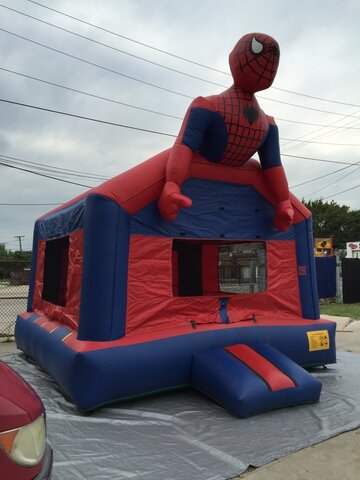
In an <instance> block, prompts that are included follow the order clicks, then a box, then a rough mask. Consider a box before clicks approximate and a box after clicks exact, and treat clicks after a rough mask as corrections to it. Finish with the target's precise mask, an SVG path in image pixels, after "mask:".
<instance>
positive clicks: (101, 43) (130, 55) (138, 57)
mask: <svg viewBox="0 0 360 480" xmlns="http://www.w3.org/2000/svg"><path fill="white" fill-rule="evenodd" d="M0 7H2V8H5V9H7V10H10V11H12V12H15V13H18V14H19V15H23V16H24V17H27V18H31V19H32V20H36V21H37V22H40V23H43V24H45V25H48V26H50V27H53V28H56V29H58V30H61V31H63V32H66V33H70V34H71V35H75V36H76V37H79V38H82V39H84V40H88V41H89V42H92V43H95V44H96V45H101V46H102V47H106V48H110V49H111V50H114V51H116V52H119V53H122V54H124V55H128V56H129V57H132V58H136V59H137V60H141V61H143V62H146V63H150V64H151V65H155V66H156V67H160V68H164V69H166V70H170V71H171V72H174V73H178V74H180V75H185V76H186V77H190V78H193V79H195V80H200V81H201V82H205V83H209V84H212V85H216V86H217V87H224V88H227V86H226V85H222V84H221V83H216V82H212V81H211V80H207V79H206V78H201V77H198V76H196V75H192V74H190V73H187V72H182V71H181V70H176V69H175V68H171V67H168V66H167V65H163V64H161V63H157V62H153V61H152V60H149V59H147V58H144V57H140V56H139V55H135V54H133V53H130V52H127V51H126V50H121V49H120V48H117V47H114V46H113V45H109V44H107V43H104V42H100V41H99V40H95V39H94V38H91V37H87V36H85V35H81V34H80V33H77V32H74V31H73V30H68V29H67V28H63V27H60V26H59V25H56V24H54V23H50V22H47V21H45V20H42V19H40V18H37V17H34V16H33V15H29V14H27V13H24V12H20V11H19V10H15V9H14V8H11V7H8V6H6V5H2V4H0Z"/></svg>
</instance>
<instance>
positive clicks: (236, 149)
mask: <svg viewBox="0 0 360 480" xmlns="http://www.w3.org/2000/svg"><path fill="white" fill-rule="evenodd" d="M218 112H219V113H220V115H221V116H222V117H223V119H224V121H225V123H226V128H227V131H228V144H227V147H226V150H225V153H224V155H223V157H222V159H221V162H220V163H221V164H224V165H229V166H233V167H240V166H241V165H243V164H244V163H245V162H247V160H249V159H250V158H251V157H252V155H254V153H255V152H256V151H257V150H258V148H259V147H260V145H261V143H262V141H263V139H264V137H265V134H266V132H267V129H268V121H267V118H266V116H265V114H264V113H263V112H262V111H261V110H260V108H259V105H258V103H257V101H256V99H255V97H254V95H252V94H251V93H247V92H242V91H239V90H238V89H235V88H230V89H229V90H227V91H225V92H223V93H222V94H220V95H219V99H218Z"/></svg>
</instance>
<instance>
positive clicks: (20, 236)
mask: <svg viewBox="0 0 360 480" xmlns="http://www.w3.org/2000/svg"><path fill="white" fill-rule="evenodd" d="M14 238H17V239H18V240H19V246H20V252H22V251H23V250H22V244H21V239H22V238H25V235H14Z"/></svg>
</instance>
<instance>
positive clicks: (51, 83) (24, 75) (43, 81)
mask: <svg viewBox="0 0 360 480" xmlns="http://www.w3.org/2000/svg"><path fill="white" fill-rule="evenodd" d="M0 70H3V71H4V72H7V73H12V74H14V75H18V76H20V77H24V78H28V79H30V80H34V81H36V82H41V83H45V84H47V85H52V86H53V87H58V88H63V89H64V90H69V91H70V92H74V93H80V94H81V95H86V96H88V97H92V98H96V99H98V100H105V101H106V102H111V103H116V104H118V105H122V106H125V107H130V108H135V109H136V110H141V111H143V112H149V113H155V114H156V115H162V116H164V117H170V118H175V119H176V120H182V117H176V116H175V115H170V114H168V113H164V112H157V111H156V110H150V109H148V108H143V107H138V106H136V105H131V104H129V103H125V102H120V101H119V100H114V99H112V98H108V97H103V96H102V95H96V94H94V93H90V92H85V91H84V90H79V89H76V88H72V87H67V86H65V85H61V84H60V83H55V82H50V81H48V80H44V79H42V78H39V77H33V76H32V75H27V74H25V73H20V72H16V71H15V70H10V69H8V68H3V67H0ZM359 130H360V128H359Z"/></svg>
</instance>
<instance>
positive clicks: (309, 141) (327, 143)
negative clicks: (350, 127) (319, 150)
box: [281, 137, 360, 147]
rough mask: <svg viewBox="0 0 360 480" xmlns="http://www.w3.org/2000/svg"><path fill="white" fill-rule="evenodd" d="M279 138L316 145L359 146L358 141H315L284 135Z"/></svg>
mask: <svg viewBox="0 0 360 480" xmlns="http://www.w3.org/2000/svg"><path fill="white" fill-rule="evenodd" d="M281 139H282V140H286V141H289V142H300V143H315V144H317V145H332V146H337V147H360V144H359V143H334V142H316V141H315V140H300V139H298V138H284V137H281Z"/></svg>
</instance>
